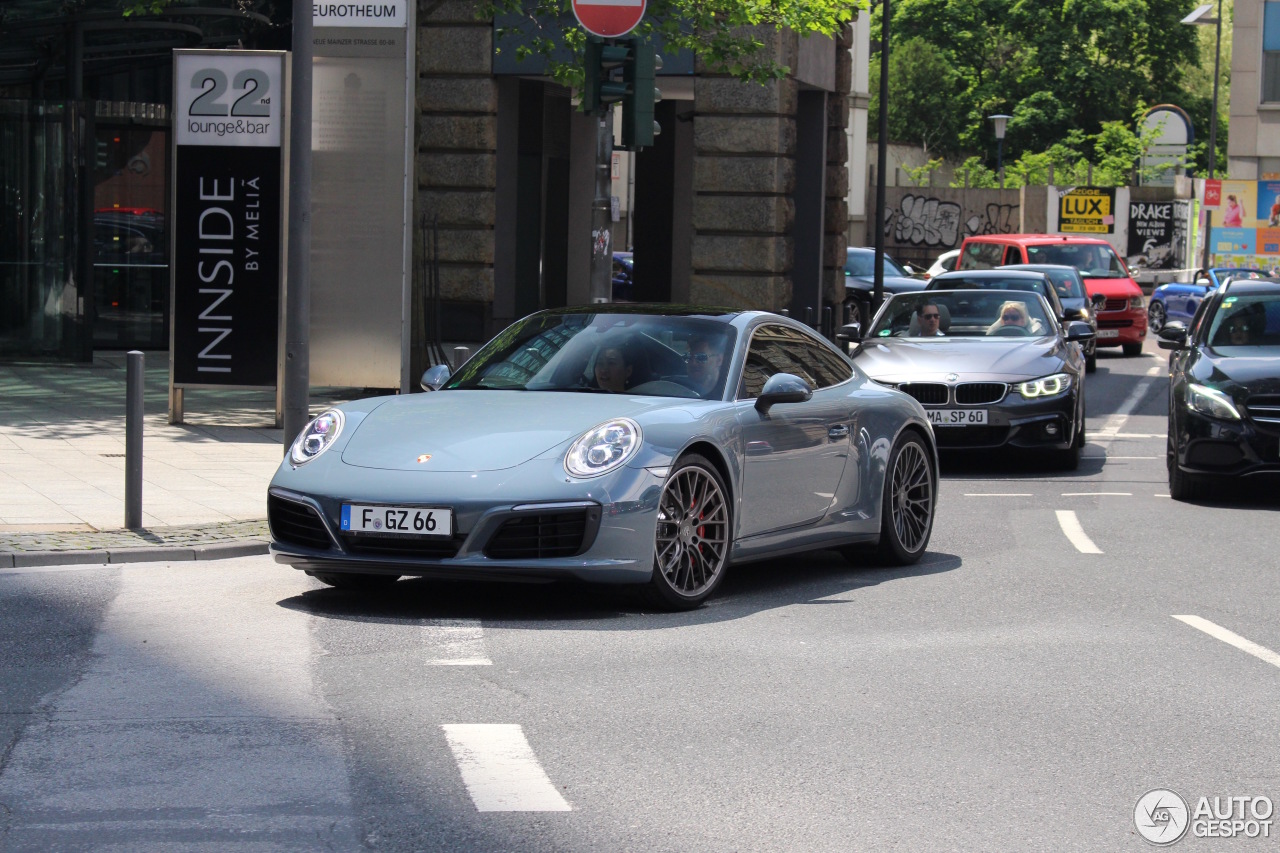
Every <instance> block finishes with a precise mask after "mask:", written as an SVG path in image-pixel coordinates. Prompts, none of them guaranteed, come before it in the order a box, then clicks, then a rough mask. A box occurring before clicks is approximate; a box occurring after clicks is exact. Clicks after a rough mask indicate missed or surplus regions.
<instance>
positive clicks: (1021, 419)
mask: <svg viewBox="0 0 1280 853" xmlns="http://www.w3.org/2000/svg"><path fill="white" fill-rule="evenodd" d="M939 278H940V277H939ZM859 337H861V340H860V342H859V347H858V349H857V350H856V351H855V352H854V355H853V360H854V363H855V364H857V365H858V367H860V368H862V369H863V370H864V371H866V373H867V375H868V376H870V377H871V378H872V379H873V380H875V381H876V382H879V383H880V384H881V385H889V386H893V387H896V388H898V389H899V390H901V391H905V392H906V393H908V394H910V395H911V396H913V397H915V398H916V399H917V400H919V401H920V403H921V404H922V405H923V406H924V409H925V412H926V414H927V415H928V418H929V421H930V423H932V424H933V426H934V434H935V436H936V438H937V445H938V449H939V450H947V449H994V448H1003V447H1017V448H1025V449H1029V450H1035V451H1039V452H1041V453H1044V454H1046V455H1048V456H1051V457H1052V458H1053V460H1054V462H1055V463H1057V464H1058V465H1060V466H1061V467H1063V468H1066V469H1068V470H1070V469H1074V468H1075V467H1077V466H1078V465H1079V462H1080V450H1081V448H1083V447H1084V428H1085V427H1084V424H1085V407H1084V375H1085V359H1084V354H1083V352H1082V351H1081V348H1080V345H1081V344H1082V343H1084V342H1087V341H1089V340H1091V339H1092V338H1093V330H1092V329H1091V328H1090V327H1089V324H1088V323H1084V322H1071V323H1068V324H1067V325H1066V326H1065V327H1064V326H1063V325H1062V324H1061V323H1060V322H1059V320H1058V317H1057V316H1056V312H1055V311H1054V309H1053V308H1052V307H1051V306H1050V305H1049V303H1048V301H1046V299H1045V298H1044V296H1043V295H1041V294H1039V293H1032V292H1029V291H1019V290H988V289H981V290H936V291H935V290H928V291H925V292H923V293H899V294H897V295H895V296H893V297H892V298H891V299H888V300H886V301H885V303H884V305H883V306H882V307H881V309H880V312H879V313H878V314H877V315H876V318H875V321H874V322H873V324H872V327H871V329H870V330H869V331H868V332H867V334H866V336H865V337H863V336H861V335H860V336H859Z"/></svg>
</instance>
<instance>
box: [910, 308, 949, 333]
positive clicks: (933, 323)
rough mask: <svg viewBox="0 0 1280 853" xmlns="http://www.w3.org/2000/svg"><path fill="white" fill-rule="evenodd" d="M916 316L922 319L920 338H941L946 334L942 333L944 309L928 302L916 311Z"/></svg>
mask: <svg viewBox="0 0 1280 853" xmlns="http://www.w3.org/2000/svg"><path fill="white" fill-rule="evenodd" d="M916 316H917V317H919V318H920V337H922V338H940V337H943V335H944V334H945V333H944V332H943V331H942V309H940V308H939V307H938V306H937V305H936V304H935V303H933V302H926V303H924V304H923V305H921V306H920V307H919V308H917V309H916Z"/></svg>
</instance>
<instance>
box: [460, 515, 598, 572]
mask: <svg viewBox="0 0 1280 853" xmlns="http://www.w3.org/2000/svg"><path fill="white" fill-rule="evenodd" d="M586 533H587V511H586V510H585V509H575V510H569V511H567V512H564V511H561V512H540V513H533V514H529V515H520V516H516V517H515V518H509V519H507V520H506V521H505V522H503V524H502V526H501V527H499V528H498V532H497V533H495V534H493V538H491V539H490V540H489V544H488V545H486V546H485V549H484V554H485V556H486V557H488V558H490V559H491V560H537V559H548V558H552V557H572V556H573V555H575V554H577V553H578V552H580V551H581V550H582V540H583V537H584V536H586Z"/></svg>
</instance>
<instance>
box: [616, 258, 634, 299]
mask: <svg viewBox="0 0 1280 853" xmlns="http://www.w3.org/2000/svg"><path fill="white" fill-rule="evenodd" d="M634 263H635V259H634V258H633V257H632V255H631V253H630V252H614V253H613V301H614V302H633V301H634V300H635V289H636V286H635V281H634V279H633V277H632V276H633V272H632V265H633V264H634Z"/></svg>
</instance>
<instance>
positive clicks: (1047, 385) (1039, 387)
mask: <svg viewBox="0 0 1280 853" xmlns="http://www.w3.org/2000/svg"><path fill="white" fill-rule="evenodd" d="M1070 387H1071V375H1070V374H1068V373H1055V374H1053V375H1052V376H1042V377H1040V378H1039V379H1032V380H1031V381H1030V382H1021V383H1019V384H1018V393H1019V394H1021V395H1022V396H1023V397H1025V398H1026V399H1028V400H1036V399H1039V398H1040V397H1054V396H1057V395H1058V394H1062V393H1064V392H1066V391H1067V389H1069V388H1070Z"/></svg>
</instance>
